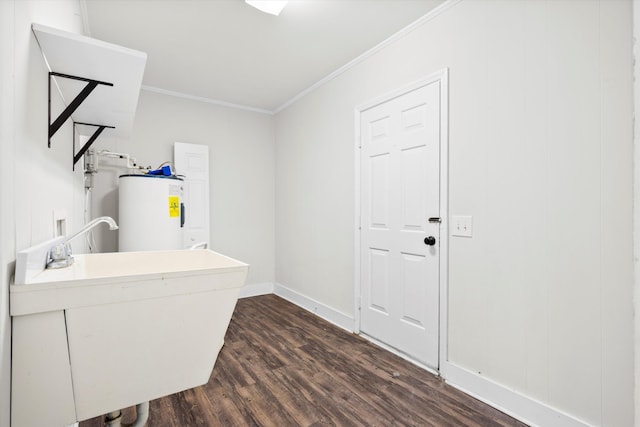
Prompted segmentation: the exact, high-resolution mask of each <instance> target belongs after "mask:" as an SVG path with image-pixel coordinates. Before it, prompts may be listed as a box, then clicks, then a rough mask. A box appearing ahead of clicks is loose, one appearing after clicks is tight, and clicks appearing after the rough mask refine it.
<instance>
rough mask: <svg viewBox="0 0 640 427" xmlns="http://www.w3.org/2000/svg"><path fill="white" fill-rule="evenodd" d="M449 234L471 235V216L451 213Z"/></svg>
mask: <svg viewBox="0 0 640 427" xmlns="http://www.w3.org/2000/svg"><path fill="white" fill-rule="evenodd" d="M451 235H452V236H460V237H472V236H473V217H472V216H463V215H453V216H452V217H451Z"/></svg>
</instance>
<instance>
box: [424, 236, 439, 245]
mask: <svg viewBox="0 0 640 427" xmlns="http://www.w3.org/2000/svg"><path fill="white" fill-rule="evenodd" d="M424 244H425V245H427V246H433V245H435V244H436V238H435V237H433V236H429V237H425V238H424Z"/></svg>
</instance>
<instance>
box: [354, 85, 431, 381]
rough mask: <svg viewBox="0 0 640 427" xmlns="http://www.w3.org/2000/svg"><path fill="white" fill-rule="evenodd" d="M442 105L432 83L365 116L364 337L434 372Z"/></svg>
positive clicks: (362, 158) (362, 180)
mask: <svg viewBox="0 0 640 427" xmlns="http://www.w3.org/2000/svg"><path fill="white" fill-rule="evenodd" d="M440 105H441V102H440V81H435V82H433V83H429V84H425V85H423V86H421V87H418V88H414V89H413V90H411V91H409V92H406V93H404V94H402V95H399V96H395V97H393V98H391V99H388V100H387V101H385V102H382V103H379V104H377V105H375V106H373V107H371V108H368V109H366V110H364V111H362V113H361V115H360V138H361V139H360V144H361V153H360V161H361V165H360V172H361V177H360V183H361V190H360V196H361V200H360V210H361V212H360V214H361V232H360V239H361V241H360V267H361V271H360V279H361V284H360V290H361V307H360V330H361V332H362V333H364V334H366V335H368V336H371V337H372V338H374V339H376V340H378V341H381V342H383V343H385V344H387V345H389V346H391V347H394V348H396V349H398V350H400V351H401V352H403V353H405V354H407V355H409V356H411V357H412V358H414V359H415V360H417V361H419V362H421V363H423V364H425V365H427V366H429V367H432V368H434V369H438V338H439V337H438V329H439V328H438V326H439V324H438V318H439V313H438V307H439V274H440V271H439V266H440V262H439V261H440V260H439V257H440V223H439V217H440V212H441V210H440V137H441V131H440V113H441V112H440ZM430 218H431V221H430Z"/></svg>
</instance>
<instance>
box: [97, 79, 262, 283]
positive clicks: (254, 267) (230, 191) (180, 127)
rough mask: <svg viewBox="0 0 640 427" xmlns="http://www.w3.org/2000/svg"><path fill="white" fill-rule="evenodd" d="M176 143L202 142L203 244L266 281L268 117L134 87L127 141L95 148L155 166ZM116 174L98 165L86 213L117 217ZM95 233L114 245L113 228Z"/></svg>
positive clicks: (254, 279)
mask: <svg viewBox="0 0 640 427" xmlns="http://www.w3.org/2000/svg"><path fill="white" fill-rule="evenodd" d="M176 141H177V142H188V143H193V144H204V145H208V146H209V156H210V159H209V161H210V163H209V169H210V183H209V187H210V203H211V210H210V211H211V214H210V215H211V217H210V221H211V222H210V224H211V228H210V233H211V249H212V250H214V251H218V252H221V253H223V254H225V255H228V256H231V257H233V258H237V259H239V260H241V261H244V262H247V263H248V264H250V265H251V267H250V269H249V276H248V278H247V283H248V284H261V283H269V284H273V281H274V136H273V117H272V116H270V115H266V114H261V113H255V112H249V111H243V110H238V109H232V108H227V107H220V106H217V105H213V104H207V103H203V102H196V101H191V100H187V99H182V98H177V97H173V96H168V95H163V94H158V93H154V92H148V91H142V92H141V94H140V99H139V102H138V108H137V111H136V120H135V122H134V128H133V136H132V138H131V141H127V142H117V141H115V142H114V141H108V140H102V141H97V142H96V144H95V147H96V149H97V150H100V149H110V150H113V151H118V152H122V153H128V154H130V155H132V156H133V157H135V158H136V159H137V161H138V162H139V163H140V164H142V165H145V166H147V165H151V166H153V167H157V166H158V165H160V164H161V163H164V162H165V161H173V143H174V142H176ZM101 162H102V160H101ZM107 164H111V165H116V164H118V163H117V162H114V161H110V160H108V161H106V162H104V165H107ZM119 164H122V163H119ZM123 173H126V170H124V169H121V168H106V169H103V170H101V171H100V172H99V173H98V174H97V175H96V178H95V181H96V189H95V192H94V196H93V200H94V202H93V212H92V216H93V217H96V216H100V215H110V216H113V217H114V218H116V219H117V217H118V204H117V184H118V176H119V175H120V174H123ZM96 234H100V236H101V238H102V239H103V243H102V244H101V246H100V249H101V250H102V251H116V250H117V241H116V236H117V233H113V232H109V231H104V230H100V232H99V233H96Z"/></svg>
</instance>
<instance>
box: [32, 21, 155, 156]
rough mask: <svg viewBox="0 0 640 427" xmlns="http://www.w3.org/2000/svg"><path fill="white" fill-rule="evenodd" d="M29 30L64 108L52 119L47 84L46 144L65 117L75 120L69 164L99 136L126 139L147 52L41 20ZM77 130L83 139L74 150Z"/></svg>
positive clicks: (132, 117) (129, 130)
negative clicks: (58, 28)
mask: <svg viewBox="0 0 640 427" xmlns="http://www.w3.org/2000/svg"><path fill="white" fill-rule="evenodd" d="M31 29H32V30H33V34H34V35H35V37H36V40H37V41H38V45H39V46H40V50H41V51H42V55H43V56H44V60H45V63H46V65H47V68H48V69H49V72H50V74H49V84H50V85H51V84H52V83H53V84H54V85H55V86H56V87H57V88H58V91H59V93H60V96H61V97H62V101H63V103H64V104H65V106H66V107H65V108H64V110H63V111H62V112H60V113H58V114H57V118H56V119H55V120H53V121H52V119H51V118H52V116H54V115H56V114H53V113H52V112H51V87H50V88H49V123H48V125H49V146H50V143H51V137H52V136H53V135H54V134H55V132H56V131H57V130H58V129H59V128H60V127H61V126H62V124H63V123H64V122H66V121H67V119H68V118H71V120H72V121H73V123H74V153H73V164H74V165H75V163H76V162H77V161H78V160H79V159H80V158H81V157H82V155H83V154H84V152H85V151H86V149H88V147H89V146H90V145H91V144H92V143H93V142H94V141H95V139H96V138H97V136H98V135H101V134H102V135H104V136H106V137H113V138H118V139H125V140H126V139H129V137H130V135H131V130H132V128H133V119H134V116H135V111H136V107H137V104H138V96H139V94H140V87H141V85H142V77H143V74H144V67H145V65H146V62H147V54H146V53H144V52H140V51H137V50H133V49H129V48H125V47H122V46H118V45H114V44H111V43H107V42H103V41H101V40H96V39H93V38H91V37H86V36H82V35H79V34H75V33H69V32H66V31H61V30H57V29H55V28H51V27H46V26H44V25H40V24H35V23H34V24H32V26H31ZM76 125H77V126H76ZM96 128H97V129H96ZM76 131H77V132H78V134H79V135H81V136H86V137H88V141H87V142H86V143H85V144H84V146H83V147H82V148H81V149H80V150H79V151H78V152H77V153H76V152H75V133H76Z"/></svg>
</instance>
